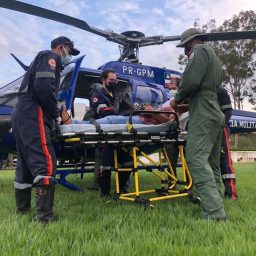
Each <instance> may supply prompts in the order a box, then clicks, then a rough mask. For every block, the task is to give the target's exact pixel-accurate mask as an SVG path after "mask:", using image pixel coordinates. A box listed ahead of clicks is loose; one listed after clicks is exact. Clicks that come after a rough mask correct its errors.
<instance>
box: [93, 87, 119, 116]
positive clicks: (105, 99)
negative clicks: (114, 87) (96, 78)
mask: <svg viewBox="0 0 256 256" xmlns="http://www.w3.org/2000/svg"><path fill="white" fill-rule="evenodd" d="M91 106H92V109H93V110H94V112H95V113H96V114H97V116H98V118H102V117H105V116H110V115H114V97H112V96H111V95H110V94H109V93H108V92H107V91H106V89H105V88H104V87H100V88H97V89H96V90H95V91H94V92H93V94H92V97H91Z"/></svg>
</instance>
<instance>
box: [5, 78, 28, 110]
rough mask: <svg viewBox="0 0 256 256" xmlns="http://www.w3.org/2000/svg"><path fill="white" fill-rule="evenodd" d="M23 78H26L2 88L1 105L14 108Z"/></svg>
mask: <svg viewBox="0 0 256 256" xmlns="http://www.w3.org/2000/svg"><path fill="white" fill-rule="evenodd" d="M23 77H24V76H22V77H20V78H18V79H16V80H15V81H13V82H11V83H9V84H7V85H6V86H4V87H2V88H0V105H4V106H9V107H14V106H15V105H16V103H17V100H18V93H19V90H20V86H21V82H22V80H23Z"/></svg>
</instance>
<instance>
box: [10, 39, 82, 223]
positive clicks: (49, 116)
mask: <svg viewBox="0 0 256 256" xmlns="http://www.w3.org/2000/svg"><path fill="white" fill-rule="evenodd" d="M78 54H79V51H78V50H77V49H75V48H74V44H73V42H72V41H71V40H70V39H68V38H67V37H63V36H61V37H58V38H55V39H54V40H53V41H52V42H51V50H45V51H41V52H39V53H38V54H37V55H36V57H35V59H34V60H33V62H32V63H31V64H30V66H29V68H28V70H27V72H26V74H25V76H24V79H23V81H22V83H21V87H20V91H19V97H18V103H17V106H16V109H15V111H14V113H13V116H12V129H13V132H14V135H15V138H16V146H17V154H18V162H17V169H16V175H15V179H14V188H15V197H16V212H17V213H26V212H28V211H29V210H30V206H31V188H32V187H35V189H36V216H35V220H36V221H38V222H50V221H52V220H53V217H54V215H53V201H54V184H55V180H54V176H55V171H56V156H55V152H54V149H53V146H52V144H51V140H50V132H51V129H52V125H53V123H54V120H56V119H58V118H59V110H58V107H57V99H56V96H57V92H58V86H59V82H60V72H61V70H62V65H66V64H68V63H69V62H70V60H71V55H78Z"/></svg>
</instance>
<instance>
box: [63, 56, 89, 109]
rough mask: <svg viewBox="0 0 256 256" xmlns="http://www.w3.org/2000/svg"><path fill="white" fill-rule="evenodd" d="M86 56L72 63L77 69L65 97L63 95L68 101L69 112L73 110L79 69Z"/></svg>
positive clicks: (73, 73) (74, 70)
mask: <svg viewBox="0 0 256 256" xmlns="http://www.w3.org/2000/svg"><path fill="white" fill-rule="evenodd" d="M84 56H85V55H83V56H81V57H80V58H76V59H74V60H73V61H72V62H71V63H75V67H74V69H73V72H72V76H71V79H70V85H69V87H68V88H67V90H65V92H63V93H64V95H63V94H62V95H63V96H64V98H65V100H66V108H67V110H70V109H71V108H72V104H73V100H74V93H75V88H76V82H77V77H78V73H79V68H80V66H81V63H82V61H83V58H84Z"/></svg>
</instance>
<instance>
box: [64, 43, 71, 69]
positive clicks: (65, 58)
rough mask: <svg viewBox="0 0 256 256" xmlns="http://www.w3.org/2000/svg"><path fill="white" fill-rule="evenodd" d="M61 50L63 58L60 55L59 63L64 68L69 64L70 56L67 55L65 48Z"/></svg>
mask: <svg viewBox="0 0 256 256" xmlns="http://www.w3.org/2000/svg"><path fill="white" fill-rule="evenodd" d="M63 49H64V52H65V56H63V55H62V54H61V63H62V65H63V66H65V65H67V64H69V63H70V62H71V59H72V56H71V55H69V54H68V53H67V51H66V49H65V47H63Z"/></svg>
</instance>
